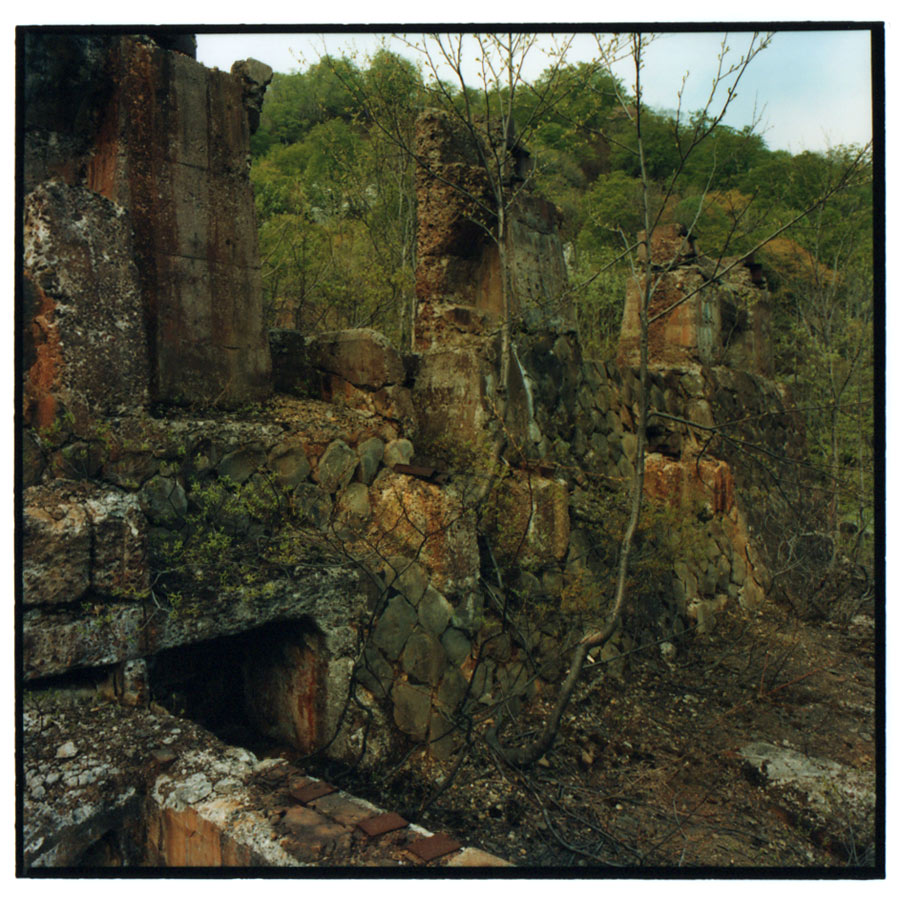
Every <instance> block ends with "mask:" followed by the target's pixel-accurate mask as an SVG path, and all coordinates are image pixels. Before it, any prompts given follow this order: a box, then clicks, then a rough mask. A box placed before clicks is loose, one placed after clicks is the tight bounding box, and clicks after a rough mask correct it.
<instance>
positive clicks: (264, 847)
mask: <svg viewBox="0 0 900 900" xmlns="http://www.w3.org/2000/svg"><path fill="white" fill-rule="evenodd" d="M23 724H24V732H25V742H24V747H25V753H24V767H23V772H24V778H23V795H24V796H23V801H24V805H23V813H24V815H23V819H22V821H21V823H20V824H21V829H22V846H23V854H24V855H23V858H24V866H23V870H24V873H27V872H28V871H29V870H32V869H45V868H58V867H64V868H70V867H77V866H79V864H83V860H85V859H87V860H89V861H90V860H91V859H94V857H92V856H91V853H90V851H91V849H92V847H94V846H95V845H97V844H99V843H102V842H103V841H104V839H106V838H107V837H108V836H109V835H111V834H115V835H119V836H120V842H119V846H121V847H125V846H126V845H127V846H130V847H131V848H132V850H131V851H129V852H131V853H132V856H131V857H130V858H127V857H126V858H125V859H124V860H122V861H123V863H124V864H125V865H126V866H131V865H148V864H149V865H151V866H165V867H189V868H193V867H219V866H228V867H241V868H258V867H261V868H268V867H281V868H285V867H305V868H309V867H314V866H317V865H328V866H336V867H341V866H344V865H347V864H348V859H347V858H342V855H341V854H342V852H348V851H350V850H351V849H352V850H353V854H354V855H355V856H357V857H360V858H361V859H362V861H363V862H364V863H365V864H367V865H373V864H374V865H379V864H385V865H387V864H397V862H398V857H397V856H396V853H402V852H404V845H403V844H397V845H396V846H394V844H389V847H390V849H391V852H394V853H395V855H394V856H393V857H391V860H392V862H388V857H387V856H386V855H385V854H386V849H385V846H386V845H385V844H383V843H379V838H378V837H375V838H373V839H372V840H366V839H365V838H363V839H362V843H361V844H359V845H358V846H354V845H353V842H352V841H351V835H352V833H353V832H354V829H355V824H353V820H354V819H358V818H359V817H360V816H363V817H367V818H372V817H377V816H382V815H385V812H384V810H382V809H381V808H379V807H378V806H376V805H374V804H372V803H370V802H369V801H367V800H363V799H361V798H358V797H354V796H353V795H351V794H349V793H347V792H345V791H342V790H339V789H338V790H334V791H331V790H329V791H328V793H327V794H326V795H325V796H318V797H315V796H313V795H315V794H316V793H317V792H316V791H312V792H311V797H312V799H311V800H310V801H309V803H308V804H305V805H304V806H303V808H305V809H308V810H309V812H308V813H305V814H304V815H305V816H306V817H307V818H308V819H309V820H310V821H311V822H312V823H313V825H312V827H311V828H310V827H304V828H301V829H300V830H299V831H296V830H295V831H293V832H291V831H290V830H289V829H287V828H284V827H282V826H281V824H280V823H281V820H282V817H283V816H284V813H285V811H287V809H288V808H289V807H285V805H284V804H285V800H286V799H287V798H288V797H289V790H288V788H289V785H290V784H291V783H292V782H296V781H299V780H300V779H301V777H302V782H303V784H305V785H309V786H315V785H322V784H325V782H323V781H321V780H320V779H318V778H316V777H314V776H309V775H305V774H303V773H301V771H300V770H299V769H297V768H296V767H294V766H292V765H291V764H290V763H288V762H286V761H285V760H284V759H281V758H280V757H272V758H265V759H261V760H260V759H257V757H256V756H255V755H254V754H253V753H251V752H250V751H248V750H245V749H243V748H241V747H235V746H231V745H228V744H225V743H224V742H222V741H220V740H219V739H218V738H216V737H215V736H214V735H212V734H211V733H210V732H208V731H206V730H205V729H204V728H202V726H200V725H197V724H196V723H194V722H191V721H189V720H186V719H181V718H178V717H176V716H172V715H169V714H167V713H165V712H157V713H154V712H150V711H147V710H138V709H127V708H124V707H120V706H117V705H115V704H103V705H101V706H98V707H93V708H88V707H86V706H82V705H80V704H77V703H63V702H61V701H56V702H55V705H54V703H52V702H51V703H48V704H47V705H44V706H43V707H40V708H37V709H31V708H30V709H28V710H27V711H26V715H25V718H24V722H23ZM97 735H101V736H102V737H101V738H99V739H98V738H97ZM154 747H156V748H157V749H159V748H162V750H163V751H168V752H163V753H155V752H154V751H153V749H152V748H154ZM325 799H327V800H329V801H330V811H329V808H328V806H327V805H326V806H325V807H323V805H322V803H321V801H322V800H325ZM336 801H339V803H338V802H336ZM288 803H290V800H288ZM335 810H337V811H335ZM348 811H349V812H350V813H351V814H352V815H351V816H350V820H348V819H347V816H346V814H347V812H348ZM342 819H343V821H342ZM315 823H320V824H321V828H320V829H319V831H320V832H321V833H327V836H328V837H329V838H331V837H333V835H334V834H338V835H339V836H340V837H341V838H342V840H341V841H334V840H331V839H328V840H325V841H323V840H322V834H321V833H318V834H317V832H316V826H315ZM405 830H406V831H407V832H408V835H409V838H408V840H406V841H405V843H406V844H409V843H413V842H414V841H416V840H419V839H421V838H431V837H433V836H434V835H433V833H432V832H431V831H429V830H427V829H425V828H423V827H421V826H419V825H416V824H407V825H406V826H405ZM121 836H127V838H126V837H121ZM129 842H130V843H129ZM357 843H358V842H357ZM318 844H321V845H322V846H321V847H318ZM317 847H318V849H316V848H317ZM464 849H465V848H461V849H460V853H459V854H456V853H453V854H446V855H445V856H443V857H441V858H440V859H436V860H434V861H433V863H434V865H445V864H450V863H451V862H452V861H453V860H457V859H461V860H462V861H461V862H455V863H454V865H456V866H460V865H470V864H471V865H474V864H476V863H474V862H471V860H478V859H481V858H482V857H480V856H478V855H477V854H478V853H481V852H482V851H474V848H472V850H473V852H472V853H469V854H465V853H464V852H463V850H464ZM124 852H125V851H123V854H124ZM403 858H405V857H402V858H399V862H400V864H404V863H403V862H402V859H403ZM486 858H487V857H486V856H485V859H486ZM466 860H469V862H466ZM408 862H412V861H408ZM417 864H422V863H417ZM477 864H479V865H487V864H488V863H486V862H484V863H477ZM492 864H499V863H492Z"/></svg>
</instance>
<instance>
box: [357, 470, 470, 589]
mask: <svg viewBox="0 0 900 900" xmlns="http://www.w3.org/2000/svg"><path fill="white" fill-rule="evenodd" d="M369 496H370V502H371V505H372V520H373V523H374V524H373V526H372V529H371V530H370V534H369V537H368V541H369V543H370V544H371V546H372V548H374V549H375V550H377V552H378V554H379V555H380V556H382V557H391V556H404V557H407V558H409V559H415V560H418V562H419V564H420V565H422V566H423V567H424V568H426V569H427V570H428V571H429V572H430V574H431V581H432V584H434V585H435V586H436V587H437V589H438V590H441V591H446V590H448V589H451V588H454V587H462V586H465V585H468V584H471V583H473V582H474V581H475V579H476V578H477V574H478V564H479V557H478V543H477V540H476V535H475V510H474V508H468V509H467V508H466V505H465V503H464V502H463V501H462V500H461V499H460V498H458V497H456V496H455V495H454V494H453V493H452V492H451V491H450V490H449V489H446V488H440V487H438V486H437V485H434V484H428V483H427V482H424V481H420V480H418V479H416V478H410V477H408V476H406V475H397V474H395V473H393V472H388V471H384V472H382V474H380V475H379V476H378V478H376V479H375V482H374V484H373V485H372V487H371V490H370V494H369Z"/></svg>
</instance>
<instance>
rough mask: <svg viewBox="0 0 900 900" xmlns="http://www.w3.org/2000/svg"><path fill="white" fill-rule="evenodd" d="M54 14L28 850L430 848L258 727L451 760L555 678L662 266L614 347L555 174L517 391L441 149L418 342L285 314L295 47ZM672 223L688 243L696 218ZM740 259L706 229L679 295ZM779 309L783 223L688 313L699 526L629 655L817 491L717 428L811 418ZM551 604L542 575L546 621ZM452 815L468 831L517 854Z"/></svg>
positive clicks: (293, 738) (36, 300) (691, 472)
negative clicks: (261, 248)
mask: <svg viewBox="0 0 900 900" xmlns="http://www.w3.org/2000/svg"><path fill="white" fill-rule="evenodd" d="M20 49H21V52H23V53H24V54H25V56H24V62H25V67H24V71H25V83H24V100H25V104H24V112H23V116H24V136H23V137H24V139H23V144H22V150H23V153H24V163H25V183H24V191H25V199H24V214H25V221H24V247H25V258H24V277H23V291H22V311H23V316H22V324H23V326H24V329H25V341H24V355H23V362H24V368H25V371H24V373H23V376H24V379H23V392H22V401H23V420H22V421H23V425H24V430H23V433H22V436H21V442H20V448H21V463H22V484H23V494H22V499H23V507H24V508H23V528H22V541H23V559H22V577H23V591H22V596H21V601H20V605H19V610H20V615H19V626H20V628H21V635H22V654H21V662H22V667H23V668H22V672H21V677H22V679H23V682H24V690H25V697H24V727H23V763H24V784H23V785H22V786H21V787H22V790H23V795H24V814H23V820H22V823H21V826H22V833H23V854H24V857H23V862H24V866H25V867H26V868H31V867H39V866H79V865H113V864H124V865H145V864H149V865H161V866H177V865H208V866H219V865H239V866H263V865H266V866H268V865H271V866H277V865H281V866H295V865H304V864H306V865H309V864H333V865H348V864H352V865H357V864H358V865H363V864H379V865H381V864H383V865H390V864H398V862H400V863H403V862H410V861H413V862H415V861H419V862H425V861H427V860H428V859H430V858H432V857H430V856H428V853H430V852H432V851H431V850H429V851H425V850H422V854H421V855H418V856H417V855H416V854H417V851H416V849H415V847H414V846H412V845H414V844H415V842H416V841H423V840H431V839H432V838H431V836H429V835H428V834H427V833H422V830H421V829H419V832H416V830H415V827H414V826H411V827H410V829H411V830H410V829H407V830H400V826H396V827H394V828H393V829H388V834H389V835H393V836H394V837H393V838H392V839H391V840H389V841H387V842H386V843H382V844H378V843H377V842H375V841H374V840H371V839H370V838H371V835H369V834H368V832H366V829H365V827H362V826H361V823H366V822H371V821H372V820H374V819H376V818H377V817H378V816H382V815H385V814H384V813H383V811H381V810H378V809H376V808H374V807H372V806H371V805H367V804H366V803H364V802H363V801H359V800H355V799H354V798H352V797H349V796H345V795H343V794H341V793H340V792H335V791H333V790H330V791H329V790H325V791H324V793H323V794H322V796H321V797H319V798H315V797H313V798H312V799H310V796H309V794H304V790H305V789H306V790H308V789H309V787H310V785H315V784H322V782H316V781H315V780H311V779H308V778H307V779H304V778H303V777H302V776H301V774H300V772H299V771H298V770H297V769H296V768H293V767H291V766H290V765H288V764H286V763H285V762H284V761H283V760H281V759H279V758H277V756H274V755H273V757H272V758H263V759H259V758H257V756H256V755H254V754H253V753H251V752H250V751H249V750H246V749H242V748H243V746H245V744H246V743H247V740H245V739H247V736H248V735H249V736H250V740H252V741H255V742H257V743H259V742H260V740H262V739H266V740H268V741H270V743H271V745H272V746H273V747H275V746H277V745H287V746H291V747H293V748H295V749H296V750H298V751H300V752H301V753H302V754H313V753H317V752H320V753H323V754H325V755H326V756H328V757H329V758H331V759H339V760H344V761H346V762H347V763H348V764H353V765H358V766H361V767H364V768H365V767H368V768H372V769H376V768H377V767H378V766H380V765H383V764H385V763H386V762H388V761H389V760H392V759H396V758H397V757H398V756H399V755H400V754H402V753H404V752H406V751H407V750H408V749H409V748H410V747H411V746H417V747H421V748H424V749H425V750H426V751H427V754H428V755H429V757H430V758H431V759H432V760H434V761H435V762H436V764H442V765H450V764H452V762H453V761H454V759H455V758H456V754H458V753H459V751H460V749H461V747H462V746H463V744H464V742H465V741H466V739H467V737H468V732H469V729H471V728H472V727H473V722H476V721H478V720H479V716H481V715H482V714H483V713H484V712H485V711H486V710H489V709H491V708H492V707H493V705H494V704H497V703H499V702H500V701H501V700H503V701H505V702H507V703H508V704H512V705H513V706H514V707H515V706H521V705H522V704H526V705H527V704H528V703H529V702H530V700H531V699H532V698H533V697H534V696H535V694H536V693H537V692H540V691H544V692H547V691H552V690H553V689H554V685H555V684H557V683H558V682H559V681H560V679H561V678H562V676H563V675H564V674H565V664H566V660H565V659H564V658H561V656H560V654H561V652H562V649H563V648H566V647H568V646H570V645H571V643H572V640H573V636H574V637H575V638H576V639H577V629H578V624H577V623H578V622H581V621H583V620H586V619H589V618H591V617H593V618H595V619H599V620H602V617H603V615H604V612H605V608H604V605H603V604H604V603H605V602H607V600H608V597H609V596H610V594H609V591H608V590H607V586H608V584H609V583H610V579H611V574H610V573H611V570H612V568H613V560H614V556H615V552H616V550H615V547H616V528H617V527H618V526H617V524H616V521H615V514H614V512H611V510H612V509H613V507H614V505H615V503H614V498H616V497H617V496H621V493H622V492H624V491H627V486H628V479H629V477H630V476H631V474H633V471H634V464H635V449H636V436H635V420H636V417H637V374H636V368H635V367H636V359H635V356H634V351H635V346H636V344H635V328H636V319H635V315H634V313H633V307H634V303H635V298H634V297H633V296H632V295H631V294H630V295H629V297H627V298H622V300H623V302H625V303H626V315H625V324H624V326H623V331H622V335H621V340H620V348H619V355H618V358H617V359H616V360H607V361H596V360H588V359H584V358H583V357H582V352H581V349H580V346H579V342H578V339H577V335H576V333H575V330H574V327H573V325H572V317H571V313H570V311H569V310H568V309H567V308H566V303H565V300H564V297H565V294H566V274H565V273H566V268H565V263H564V261H563V254H562V247H561V245H560V241H559V238H558V234H557V226H558V223H557V215H558V213H557V211H556V210H555V209H554V208H553V207H552V206H551V205H550V204H549V203H547V202H546V201H544V200H543V199H541V198H540V197H537V196H535V195H533V194H530V193H528V192H523V193H522V194H521V195H520V198H519V200H518V201H517V203H516V205H515V207H514V215H513V223H514V224H513V226H512V228H511V255H512V259H513V263H512V271H513V278H512V283H513V286H514V292H515V293H514V296H515V308H514V309H512V310H511V312H512V316H513V320H512V338H511V341H510V345H509V353H510V359H509V360H508V362H509V372H510V373H511V374H510V380H509V384H508V385H507V386H506V397H505V398H501V395H500V390H501V388H500V371H501V356H502V354H503V353H504V352H505V350H504V346H503V343H502V342H501V341H500V338H499V332H500V324H501V322H500V319H501V317H502V305H501V304H500V302H499V300H498V293H497V291H498V277H499V276H498V272H497V266H498V261H497V254H496V248H494V247H492V246H491V245H490V243H489V242H488V241H485V240H483V239H482V238H481V237H479V236H477V235H475V234H474V233H472V229H471V223H470V222H469V221H468V220H467V218H466V210H465V209H463V208H462V207H463V206H464V204H463V202H462V200H461V199H460V197H459V195H458V194H457V195H454V194H453V192H452V191H448V189H447V188H446V182H443V183H441V182H440V181H436V180H435V178H434V177H429V175H428V174H427V173H424V174H422V176H421V177H420V179H419V183H418V187H419V197H418V209H419V247H418V259H419V268H418V272H417V284H416V287H417V294H418V301H419V302H418V314H417V318H416V324H415V347H414V352H413V353H411V354H406V355H402V354H400V353H398V351H397V350H396V349H395V348H394V347H392V346H391V344H390V343H389V342H388V341H387V340H386V339H385V338H384V337H383V336H381V335H379V334H378V333H376V332H373V331H370V330H365V329H358V330H351V331H342V332H330V333H326V334H318V335H305V334H301V333H299V332H295V331H287V330H279V331H273V332H272V333H271V334H270V335H266V333H265V329H264V325H263V316H262V301H261V290H260V280H259V257H258V249H257V238H256V230H255V215H254V208H253V197H252V191H251V188H250V184H249V181H248V177H247V171H248V153H249V136H250V133H251V129H252V127H253V126H254V121H257V120H258V115H259V106H260V104H261V102H262V94H263V91H264V89H265V85H266V83H267V81H268V79H269V78H271V70H270V69H269V68H268V67H267V66H265V65H263V64H261V63H259V62H256V61H254V60H247V61H244V62H241V63H236V64H235V66H234V67H233V68H232V72H231V73H230V74H229V73H224V72H220V71H218V70H212V71H210V70H207V69H205V68H204V67H203V66H202V65H200V64H199V63H197V62H196V61H195V60H194V59H192V58H191V57H190V55H188V54H186V53H184V52H179V51H178V50H171V49H165V48H164V47H162V46H160V44H159V43H158V42H156V41H154V40H153V39H152V38H150V37H139V36H117V37H108V36H99V35H90V36H78V35H64V34H53V33H48V34H38V33H31V34H27V35H26V36H25V39H24V44H23V46H22V47H21V48H20ZM418 141H419V146H418V153H419V154H420V156H421V157H423V158H427V159H428V160H429V161H430V164H431V166H432V174H433V173H434V172H435V171H437V172H442V171H449V170H451V169H452V172H453V176H452V178H453V180H454V181H460V180H463V181H465V182H466V183H471V184H477V181H478V173H477V167H476V166H475V164H474V163H473V162H472V161H471V160H470V159H467V158H466V154H465V151H464V148H463V149H460V145H459V143H458V136H454V134H453V130H452V127H451V126H450V125H449V124H448V123H447V122H446V121H445V120H443V119H442V118H441V116H440V114H438V113H427V114H426V115H425V116H423V117H422V119H421V121H420V128H419V131H418ZM466 167H469V168H468V169H467V168H466ZM449 180H451V179H450V178H447V181H449ZM439 184H442V188H441V187H438V186H437V185H439ZM655 240H656V241H658V246H654V259H656V260H659V261H664V262H668V261H669V260H670V259H671V258H672V256H671V255H672V254H674V253H683V252H684V249H683V247H682V243H683V242H682V241H681V239H680V236H679V235H673V234H672V233H669V232H665V233H663V232H661V233H660V234H659V235H658V236H656V238H655ZM667 254H668V255H667ZM708 266H709V261H708V260H705V259H704V258H703V257H701V256H698V255H697V254H696V252H693V253H690V254H688V255H685V256H684V258H683V259H681V260H679V265H678V266H677V267H676V268H674V269H672V270H671V271H670V272H669V273H668V274H667V275H666V276H665V278H666V281H665V285H664V289H662V290H660V291H659V293H658V297H659V302H660V303H669V302H673V301H674V300H675V299H677V298H678V297H679V296H683V294H684V292H686V291H688V290H690V289H691V288H692V286H693V285H695V284H696V283H697V281H698V279H701V280H702V279H704V278H706V277H708V272H707V267H708ZM679 292H681V293H680V294H679ZM560 298H563V299H562V300H561V299H560ZM767 321H768V320H767V292H766V286H765V282H764V280H763V279H762V278H761V277H760V276H759V272H758V267H754V265H753V263H752V262H750V261H747V262H746V264H742V265H740V266H738V267H737V268H735V269H734V270H732V271H731V273H730V274H729V275H727V276H726V277H725V278H724V279H722V280H721V283H717V284H715V285H714V286H710V287H706V288H704V289H703V290H701V291H700V292H699V293H697V294H696V295H694V296H693V297H692V298H691V300H690V302H688V303H684V304H682V305H681V306H679V307H678V308H677V310H675V311H674V312H673V313H672V315H670V316H669V317H667V318H665V319H663V320H662V321H661V323H660V324H659V327H658V329H657V330H656V331H654V332H653V333H652V334H651V350H652V366H651V368H652V373H651V377H652V388H651V407H652V409H653V410H654V411H656V412H658V413H660V414H661V415H658V416H656V417H654V418H653V420H652V422H651V426H650V429H649V441H650V446H649V455H648V457H647V460H646V484H645V490H646V494H647V496H648V497H649V498H650V499H651V500H653V501H654V502H655V504H656V508H658V509H659V510H660V513H659V514H660V516H662V517H663V519H662V521H663V525H662V528H663V530H664V531H667V532H668V533H669V534H670V537H671V536H673V535H674V540H675V543H676V544H677V545H678V546H679V547H680V552H679V555H678V557H677V558H675V557H672V558H671V559H669V558H666V557H665V554H664V553H662V551H661V553H662V555H661V556H660V561H659V566H658V571H657V577H656V581H655V582H654V583H653V584H652V585H649V586H648V589H647V591H646V592H644V593H642V594H641V599H640V602H637V601H635V602H634V603H633V604H632V605H631V607H630V608H629V610H628V611H627V613H626V616H625V619H624V622H623V625H622V627H621V628H620V630H619V631H618V632H617V634H616V636H615V637H614V638H613V640H612V641H611V642H610V643H609V644H608V645H607V647H605V648H604V650H603V654H604V659H606V658H611V657H614V656H615V655H617V654H619V653H623V652H626V651H628V650H629V649H631V648H632V647H634V646H635V644H636V642H637V641H640V640H643V639H645V638H646V639H649V640H650V641H656V642H667V643H669V644H670V645H673V646H674V645H677V644H678V643H679V642H681V641H687V640H690V639H692V638H691V634H692V633H693V632H699V633H701V634H702V633H704V632H707V631H709V630H710V629H712V628H713V627H714V625H715V619H716V615H717V613H718V612H719V611H720V610H722V609H723V608H725V607H726V606H728V605H729V604H739V605H740V606H741V607H742V608H744V609H748V610H753V609H758V608H760V607H762V606H763V605H764V604H765V603H766V602H767V601H766V591H767V589H768V586H769V577H770V576H769V573H768V568H767V566H768V562H767V561H768V559H769V553H770V551H771V548H770V547H767V546H766V542H765V540H764V539H761V537H757V535H760V536H761V535H762V534H763V532H762V529H759V528H757V530H756V531H754V528H755V527H756V524H757V522H759V521H761V520H762V519H763V518H765V517H767V516H771V515H777V508H775V506H774V505H775V504H777V502H779V501H778V500H773V499H771V498H766V499H765V500H764V499H763V496H762V490H761V486H760V480H759V478H760V476H759V475H758V473H757V472H756V471H755V470H753V469H752V468H751V467H750V466H748V465H745V460H744V459H743V458H742V455H741V453H740V452H739V444H738V443H734V444H732V445H731V446H733V447H735V448H738V449H736V450H735V452H734V453H733V454H732V455H727V454H723V455H722V456H721V457H718V456H713V455H711V454H710V452H709V450H708V448H707V437H708V433H707V432H706V431H704V427H706V428H713V427H714V426H716V425H717V424H720V423H722V422H725V421H728V422H741V423H743V424H741V425H739V426H738V427H737V431H736V432H735V434H736V435H737V436H738V437H739V438H743V439H745V440H747V441H753V442H754V443H755V444H757V445H761V446H763V447H765V448H767V449H768V450H769V451H771V453H773V454H779V455H784V456H789V455H790V454H791V452H792V450H793V449H795V448H796V446H797V445H798V442H802V440H803V435H802V429H801V428H800V425H799V422H798V421H797V419H796V417H795V416H794V414H792V413H791V412H790V411H789V408H788V407H789V406H790V404H789V403H788V402H787V400H786V391H785V388H784V387H783V386H782V385H779V384H778V383H776V382H774V381H772V380H771V378H770V376H771V373H772V369H771V360H770V350H769V347H768V337H767V328H768V325H767ZM504 402H505V404H506V407H505V408H506V414H505V416H504V417H500V416H499V415H498V409H499V408H500V407H501V406H503V405H504ZM764 503H766V504H769V505H768V506H764V505H763V504H764ZM513 607H515V608H533V609H535V610H538V611H542V612H541V614H540V615H538V614H537V613H536V614H535V616H534V617H533V618H532V619H531V620H530V624H529V626H528V627H527V628H520V627H518V626H514V625H513V624H511V623H512V620H511V619H510V617H509V616H508V615H507V610H508V608H509V609H511V608H513ZM108 701H116V702H108ZM338 787H339V786H338ZM304 797H306V799H304ZM329 798H330V799H329ZM406 826H407V823H404V825H403V826H402V828H403V829H406ZM373 827H374V826H373ZM401 835H402V837H401ZM457 837H460V836H457ZM446 840H447V841H449V843H447V844H445V845H440V842H438V843H437V844H433V845H429V846H430V847H431V846H434V847H437V846H443V847H444V850H443V852H441V853H437V851H434V852H435V853H436V856H435V857H434V858H436V859H438V860H439V864H448V865H454V866H469V865H494V864H500V862H501V861H500V860H497V859H496V858H494V857H491V856H489V855H488V854H482V853H481V852H480V851H477V850H474V849H471V848H469V849H461V848H460V845H459V844H458V843H457V842H455V841H452V840H450V839H449V838H447V839H446ZM448 847H449V848H450V849H447V848H448ZM410 848H412V849H410Z"/></svg>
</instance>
